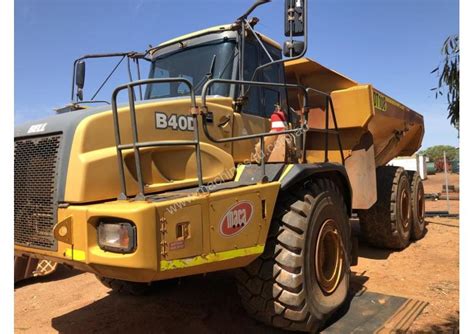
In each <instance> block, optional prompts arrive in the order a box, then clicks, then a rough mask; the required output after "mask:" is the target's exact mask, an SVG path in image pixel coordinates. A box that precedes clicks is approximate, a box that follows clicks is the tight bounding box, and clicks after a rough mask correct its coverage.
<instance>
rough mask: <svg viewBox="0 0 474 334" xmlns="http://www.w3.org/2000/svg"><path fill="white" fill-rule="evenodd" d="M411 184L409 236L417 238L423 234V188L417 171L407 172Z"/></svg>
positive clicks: (424, 229)
mask: <svg viewBox="0 0 474 334" xmlns="http://www.w3.org/2000/svg"><path fill="white" fill-rule="evenodd" d="M408 177H409V179H410V185H411V207H412V215H411V218H412V225H411V238H412V239H413V240H419V239H421V238H423V237H424V236H425V232H426V228H425V190H424V188H423V182H422V180H421V177H420V174H418V172H408Z"/></svg>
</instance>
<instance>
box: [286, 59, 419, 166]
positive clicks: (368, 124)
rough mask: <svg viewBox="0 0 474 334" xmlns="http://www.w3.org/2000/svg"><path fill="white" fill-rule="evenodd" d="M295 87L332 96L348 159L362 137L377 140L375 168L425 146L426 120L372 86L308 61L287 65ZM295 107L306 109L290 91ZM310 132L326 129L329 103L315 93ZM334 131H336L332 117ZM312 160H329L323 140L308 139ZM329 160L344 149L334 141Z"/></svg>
mask: <svg viewBox="0 0 474 334" xmlns="http://www.w3.org/2000/svg"><path fill="white" fill-rule="evenodd" d="M285 70H286V73H287V78H288V80H289V81H290V82H297V83H300V84H302V85H304V86H307V87H312V88H315V89H318V90H320V91H322V92H325V93H327V94H330V95H331V97H332V99H333V103H334V109H335V111H336V119H337V123H338V124H337V125H338V128H339V130H340V134H341V141H342V145H343V150H344V157H345V158H348V157H349V156H350V155H351V152H352V149H353V148H354V146H356V145H357V144H358V143H359V140H360V139H361V137H362V135H363V134H364V133H366V132H368V131H369V132H370V133H371V134H372V136H373V142H374V150H375V161H376V166H383V165H385V164H386V163H387V162H389V161H390V160H392V159H393V158H395V157H397V156H408V155H412V154H413V153H415V152H416V151H417V150H418V149H419V148H420V147H421V142H422V139H423V134H424V123H423V116H422V115H420V114H418V113H416V112H415V111H413V110H412V109H410V108H408V107H406V106H405V105H403V104H401V103H399V102H397V101H395V100H394V99H392V98H390V97H388V96H387V95H385V94H383V93H381V92H380V91H378V90H376V89H375V88H373V87H372V85H369V84H359V83H357V82H356V81H354V80H352V79H349V78H347V77H345V76H344V75H342V74H340V73H338V72H336V71H334V70H331V69H328V68H326V67H324V66H322V65H321V64H319V63H317V62H315V61H313V60H311V59H308V58H302V59H299V60H295V61H291V62H288V63H286V65H285ZM290 93H291V95H290V102H291V104H292V105H296V106H299V108H302V96H300V95H296V94H295V93H294V92H291V91H290ZM309 102H310V106H311V109H310V112H309V127H310V128H315V129H324V128H325V117H326V107H325V100H324V99H323V98H322V97H320V96H317V95H316V94H310V101H309ZM329 128H330V129H334V122H333V120H332V117H331V115H330V117H329ZM308 150H309V151H308V154H307V156H308V161H309V162H314V163H317V162H321V161H323V160H324V135H323V134H320V133H315V132H313V133H311V132H310V133H309V134H308ZM329 150H330V151H329V161H335V162H340V161H341V158H340V154H339V147H338V144H337V141H336V137H335V136H330V138H329Z"/></svg>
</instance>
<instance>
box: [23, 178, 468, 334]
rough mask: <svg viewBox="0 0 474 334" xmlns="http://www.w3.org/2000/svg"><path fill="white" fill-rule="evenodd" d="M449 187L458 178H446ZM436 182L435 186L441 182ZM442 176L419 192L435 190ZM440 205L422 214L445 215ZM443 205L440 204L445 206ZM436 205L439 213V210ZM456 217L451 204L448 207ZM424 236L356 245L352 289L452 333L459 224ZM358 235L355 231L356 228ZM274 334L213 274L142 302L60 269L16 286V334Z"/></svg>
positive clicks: (425, 327) (169, 285)
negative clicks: (416, 306) (418, 303)
mask: <svg viewBox="0 0 474 334" xmlns="http://www.w3.org/2000/svg"><path fill="white" fill-rule="evenodd" d="M451 177H452V182H453V183H455V182H458V179H459V178H458V176H457V175H452V176H451ZM440 180H441V181H440ZM442 182H444V178H443V177H442V175H441V176H440V175H435V176H430V178H429V179H428V180H427V181H425V191H426V192H427V193H428V192H440V191H441V184H442ZM443 204H444V203H443V201H439V202H432V203H431V202H427V205H426V207H427V210H445V209H444V207H445V206H444V207H443ZM444 205H445V204H444ZM437 206H439V207H437ZM451 208H452V212H458V211H455V210H458V203H457V201H452V202H451ZM427 221H428V223H429V224H428V225H427V234H426V236H425V238H423V239H422V240H420V241H418V242H415V243H412V244H411V245H410V246H409V247H408V248H407V249H405V250H404V251H402V252H392V251H387V250H380V249H374V248H371V247H369V246H367V245H365V244H363V243H361V245H360V249H359V251H360V254H359V255H360V257H359V264H358V265H357V266H355V267H352V271H353V277H352V283H351V284H352V287H353V288H356V289H367V290H369V291H374V292H380V293H385V294H389V295H396V296H403V297H409V298H414V299H417V300H422V301H426V302H428V303H429V305H428V306H427V307H426V308H425V309H424V311H423V313H422V314H421V315H420V316H419V317H418V318H417V319H416V320H415V322H414V323H413V325H412V326H411V328H410V332H413V333H420V332H425V333H432V332H438V333H456V332H457V328H458V322H459V220H458V219H454V218H427ZM355 229H356V230H357V226H356V228H355ZM190 330H192V331H193V333H242V332H246V333H278V332H279V331H276V330H274V329H271V328H267V327H264V326H262V325H260V324H258V323H256V322H255V321H253V320H252V319H251V318H249V317H248V316H247V315H246V313H245V311H244V310H243V309H242V307H241V306H240V303H239V297H238V295H237V291H236V288H235V285H234V283H233V279H232V276H231V275H230V274H229V273H213V274H208V275H206V276H194V277H187V278H184V279H181V280H179V281H171V282H162V283H160V284H157V285H156V286H155V287H154V291H153V293H152V294H151V295H149V296H145V297H131V296H119V295H115V294H110V293H109V290H108V289H107V288H105V287H104V286H102V285H101V284H100V283H99V282H98V281H97V280H96V279H95V277H94V275H92V274H87V273H81V272H79V271H76V270H71V269H68V268H65V267H60V268H59V269H58V270H57V271H56V273H54V274H53V275H50V276H49V277H43V278H38V279H29V280H26V281H23V282H20V283H19V284H17V285H16V286H15V332H18V333H23V332H24V333H55V332H60V333H121V332H128V333H136V332H140V333H151V332H154V333H157V332H159V333H187V332H189V331H190Z"/></svg>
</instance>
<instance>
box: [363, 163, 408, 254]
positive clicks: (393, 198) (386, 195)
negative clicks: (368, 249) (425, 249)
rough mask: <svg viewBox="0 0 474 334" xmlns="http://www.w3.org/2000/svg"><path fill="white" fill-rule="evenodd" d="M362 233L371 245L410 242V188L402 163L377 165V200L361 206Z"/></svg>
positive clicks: (403, 245) (393, 245)
mask: <svg viewBox="0 0 474 334" xmlns="http://www.w3.org/2000/svg"><path fill="white" fill-rule="evenodd" d="M358 215H359V220H360V229H361V233H362V237H363V238H364V239H365V240H366V241H367V242H368V243H369V244H371V245H372V246H375V247H380V248H389V249H404V248H406V247H407V246H408V244H409V243H410V230H411V223H412V222H411V189H410V181H409V179H408V175H407V173H406V172H405V170H404V169H403V168H401V167H392V166H383V167H379V168H377V202H376V203H375V204H374V205H373V206H372V207H371V208H370V209H369V210H359V212H358Z"/></svg>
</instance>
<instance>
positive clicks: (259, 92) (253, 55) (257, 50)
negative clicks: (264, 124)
mask: <svg viewBox="0 0 474 334" xmlns="http://www.w3.org/2000/svg"><path fill="white" fill-rule="evenodd" d="M265 46H266V47H267V50H268V51H269V52H270V54H271V56H272V58H273V59H274V60H277V59H281V51H280V50H279V49H277V48H275V47H273V46H271V45H268V44H266V43H265ZM269 61H270V59H269V58H268V56H267V54H266V53H265V51H264V50H263V49H262V47H261V46H260V45H258V44H257V42H256V41H251V40H248V41H247V42H246V44H245V56H244V64H245V68H244V79H245V80H251V79H252V76H253V74H254V71H255V69H256V68H257V67H258V66H260V65H262V64H266V63H268V62H269ZM254 80H255V81H262V82H274V83H284V82H285V74H284V69H283V64H282V63H279V64H274V65H271V66H268V67H266V68H264V69H263V70H260V71H259V72H258V73H257V75H256V77H255V79H254ZM246 89H248V94H247V98H248V101H247V103H246V105H244V107H243V108H242V112H244V113H247V114H251V115H255V116H260V117H265V118H270V116H271V114H272V113H273V111H274V110H275V105H276V104H279V105H282V106H285V105H286V89H285V88H282V87H257V86H250V87H246Z"/></svg>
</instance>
